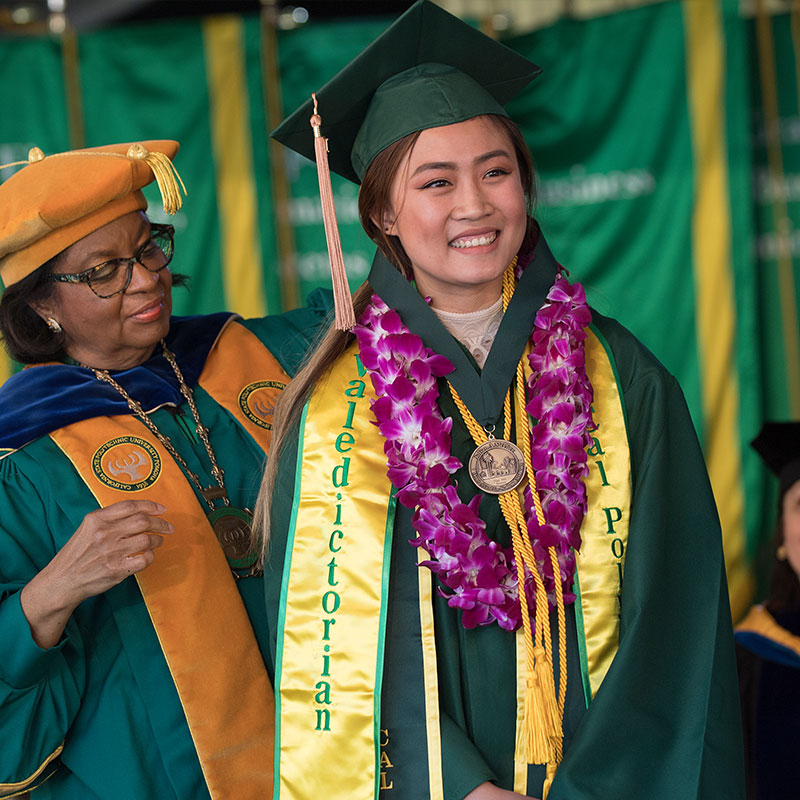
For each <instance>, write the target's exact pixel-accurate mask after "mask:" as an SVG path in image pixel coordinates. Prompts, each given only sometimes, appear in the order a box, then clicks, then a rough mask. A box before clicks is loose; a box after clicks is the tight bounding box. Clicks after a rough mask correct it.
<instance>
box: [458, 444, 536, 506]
mask: <svg viewBox="0 0 800 800" xmlns="http://www.w3.org/2000/svg"><path fill="white" fill-rule="evenodd" d="M469 476H470V478H472V481H473V483H474V484H475V485H476V486H477V487H478V488H479V489H480V490H481V491H482V492H486V493H487V494H503V492H510V491H511V490H512V489H516V488H517V487H518V486H519V485H520V484H521V483H522V481H523V480H524V479H525V457H524V456H523V454H522V450H520V449H519V447H517V446H516V445H515V444H514V443H513V442H507V441H506V440H505V439H489V441H488V442H484V443H483V444H482V445H480V447H477V448H476V449H475V452H474V453H473V454H472V455H471V456H470V458H469Z"/></svg>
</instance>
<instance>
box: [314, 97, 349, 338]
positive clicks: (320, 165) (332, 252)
mask: <svg viewBox="0 0 800 800" xmlns="http://www.w3.org/2000/svg"><path fill="white" fill-rule="evenodd" d="M311 97H312V99H313V100H314V115H313V116H312V117H311V119H310V123H311V127H312V128H313V129H314V153H315V155H316V158H317V178H318V180H319V197H320V201H321V202H322V221H323V223H324V225H325V240H326V241H327V244H328V257H329V259H330V262H331V280H332V282H333V303H334V308H335V311H336V321H335V325H336V329H337V330H340V331H349V330H350V329H351V328H352V327H353V326H354V325H355V324H356V315H355V311H353V298H352V297H351V296H350V287H349V286H348V283H347V272H346V271H345V267H344V256H343V255H342V242H341V240H340V239H339V227H338V225H337V224H336V208H335V206H334V204H333V188H332V187H331V172H330V168H329V167H328V140H327V139H326V138H325V137H324V136H323V135H322V131H321V130H320V127H321V125H322V118H321V117H320V115H319V113H318V109H317V95H316V94H312V95H311Z"/></svg>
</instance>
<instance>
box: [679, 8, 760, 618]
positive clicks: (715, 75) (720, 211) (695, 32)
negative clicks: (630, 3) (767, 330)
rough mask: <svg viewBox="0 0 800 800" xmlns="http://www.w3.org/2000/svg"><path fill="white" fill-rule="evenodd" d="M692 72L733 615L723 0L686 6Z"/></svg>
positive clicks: (741, 546) (698, 296) (703, 268)
mask: <svg viewBox="0 0 800 800" xmlns="http://www.w3.org/2000/svg"><path fill="white" fill-rule="evenodd" d="M683 13H684V21H685V29H686V62H687V63H686V69H687V83H688V92H689V104H690V111H691V128H692V145H693V150H694V159H695V198H694V210H693V213H692V249H693V253H694V258H693V264H694V280H695V314H696V325H697V330H698V334H699V337H698V338H699V341H698V347H699V351H700V367H701V375H702V395H703V420H704V425H703V427H704V430H705V441H704V442H703V444H704V448H703V449H704V452H705V456H706V463H707V464H708V472H709V477H710V478H711V485H712V487H713V489H714V495H715V497H716V500H717V506H718V509H719V513H720V521H721V523H722V537H723V547H724V550H725V563H726V570H727V574H728V589H729V592H730V596H731V606H732V611H733V615H734V617H735V618H738V617H739V616H740V614H741V613H742V612H743V611H744V610H745V609H746V608H747V606H748V605H749V604H750V601H751V598H752V593H753V579H752V575H751V573H750V570H749V567H748V564H747V560H746V557H745V535H744V533H745V532H744V497H743V489H742V460H741V452H740V449H739V448H740V445H739V441H740V436H739V429H738V422H737V421H738V417H739V391H738V376H737V369H736V360H735V359H736V310H735V301H734V289H733V277H732V268H731V253H730V233H731V220H730V206H729V196H728V179H727V148H726V140H725V114H724V105H723V102H724V101H723V98H724V96H725V51H724V44H723V32H722V19H721V15H720V9H719V4H718V2H717V0H714V2H712V1H711V0H708V2H702V3H699V2H692V1H691V0H689V1H687V2H684V4H683Z"/></svg>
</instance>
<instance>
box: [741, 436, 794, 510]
mask: <svg viewBox="0 0 800 800" xmlns="http://www.w3.org/2000/svg"><path fill="white" fill-rule="evenodd" d="M750 446H751V447H752V448H753V449H754V450H755V451H756V452H757V453H758V454H759V455H760V456H761V458H762V459H763V460H764V463H765V464H766V465H767V466H768V467H769V468H770V469H771V470H772V472H774V473H775V474H776V475H777V476H778V480H779V481H780V493H781V494H783V493H784V492H785V491H786V490H787V489H788V488H789V487H790V486H792V484H794V483H795V482H796V481H798V480H800V422H765V423H764V424H763V425H762V427H761V430H760V431H759V433H758V436H756V438H755V439H753V441H752V442H750Z"/></svg>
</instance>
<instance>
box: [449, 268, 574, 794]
mask: <svg viewBox="0 0 800 800" xmlns="http://www.w3.org/2000/svg"><path fill="white" fill-rule="evenodd" d="M515 265H516V259H515V261H514V262H512V263H511V264H510V265H509V267H508V268H507V269H506V272H505V274H504V276H503V309H504V310H505V309H506V308H507V307H508V303H509V301H510V299H511V295H512V294H513V292H514V286H515V279H514V267H515ZM524 359H525V355H523V357H522V359H521V360H520V363H519V364H518V366H517V373H516V377H515V401H516V405H517V443H518V446H519V448H520V450H522V452H523V454H524V459H525V471H526V474H527V476H528V481H529V484H530V488H531V494H532V495H533V498H534V505H535V507H536V516H537V520H538V522H539V524H540V525H543V524H545V518H544V512H543V509H542V506H541V501H540V499H539V496H538V492H537V489H536V478H535V476H534V472H533V466H532V463H531V455H530V421H529V418H528V414H527V412H526V411H525V388H524V371H523V366H522V363H523V360H524ZM448 386H449V388H450V392H451V394H452V396H453V400H454V401H455V404H456V407H457V408H458V410H459V412H460V414H461V416H462V418H463V419H464V422H465V424H466V426H467V429H468V430H469V432H470V435H471V436H472V439H473V441H474V442H475V444H476V445H478V446H481V445H482V444H484V443H485V442H486V441H488V439H489V435H488V433H487V431H485V430H484V429H483V428H482V427H481V425H479V424H478V422H477V420H476V419H475V417H474V416H473V415H472V413H471V412H470V411H469V409H468V408H467V407H466V405H465V404H464V401H463V400H462V399H461V397H460V396H459V394H458V392H457V391H456V390H455V388H454V387H453V386H452V385H451V384H450V383H449V382H448ZM503 416H504V430H503V436H504V438H505V440H506V441H508V440H509V438H510V435H511V389H510V388H509V390H508V392H507V393H506V397H505V401H504V404H503ZM498 500H499V502H500V508H501V509H502V512H503V517H504V518H505V520H506V522H507V524H508V527H509V530H510V531H511V542H512V547H513V552H514V560H515V562H516V569H517V585H518V587H519V602H520V610H521V614H522V625H523V633H524V638H525V668H526V675H525V692H524V708H523V709H522V720H521V721H520V720H519V719H518V724H517V744H516V753H515V760H517V761H524V762H526V763H528V764H546V765H547V776H546V780H545V785H544V790H543V797H546V796H547V791H548V789H549V786H550V784H551V783H552V780H553V777H554V776H555V771H556V769H557V767H558V764H559V763H560V761H561V756H562V743H563V733H562V718H563V713H564V703H565V700H566V681H567V671H566V614H565V612H564V597H563V589H562V586H561V570H560V566H559V563H558V554H557V553H556V550H555V548H553V547H550V548H548V554H549V556H550V560H551V563H552V565H553V575H554V577H555V586H556V604H557V608H558V629H559V630H558V639H559V692H558V694H559V697H558V700H556V691H555V676H554V673H553V657H552V650H553V647H552V633H551V631H550V624H549V613H548V600H547V592H546V590H545V586H544V580H543V578H542V575H541V574H540V573H539V569H538V566H537V564H536V558H535V556H534V553H533V547H532V545H531V541H530V536H529V534H528V527H527V522H526V520H525V513H524V510H523V505H522V498H521V496H520V493H519V490H518V489H516V488H514V489H511V490H509V491H507V492H503V493H502V494H498ZM526 570H527V572H528V573H529V574H530V576H531V578H532V579H533V581H534V585H535V587H536V611H537V613H536V615H535V631H534V630H532V629H531V620H530V612H529V609H528V598H527V593H526V592H525V571H526ZM518 716H519V712H518Z"/></svg>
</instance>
